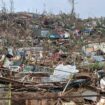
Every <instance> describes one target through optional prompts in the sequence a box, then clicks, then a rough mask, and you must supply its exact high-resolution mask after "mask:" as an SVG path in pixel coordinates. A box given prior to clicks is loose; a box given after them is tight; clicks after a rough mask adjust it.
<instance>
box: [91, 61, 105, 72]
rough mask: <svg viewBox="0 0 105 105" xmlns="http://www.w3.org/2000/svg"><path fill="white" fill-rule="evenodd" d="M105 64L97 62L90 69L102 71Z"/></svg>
mask: <svg viewBox="0 0 105 105" xmlns="http://www.w3.org/2000/svg"><path fill="white" fill-rule="evenodd" d="M104 65H105V63H100V62H95V63H94V64H90V65H89V68H90V69H91V70H99V69H102V68H103V67H104Z"/></svg>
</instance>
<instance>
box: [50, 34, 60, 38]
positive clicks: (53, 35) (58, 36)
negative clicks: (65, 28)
mask: <svg viewBox="0 0 105 105" xmlns="http://www.w3.org/2000/svg"><path fill="white" fill-rule="evenodd" d="M49 38H50V39H60V38H61V37H60V35H58V34H51V35H49Z"/></svg>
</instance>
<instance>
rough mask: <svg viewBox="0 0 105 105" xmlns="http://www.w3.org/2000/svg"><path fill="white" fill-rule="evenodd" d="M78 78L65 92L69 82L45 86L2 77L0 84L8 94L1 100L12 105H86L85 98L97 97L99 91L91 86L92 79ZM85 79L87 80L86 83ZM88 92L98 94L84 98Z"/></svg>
mask: <svg viewBox="0 0 105 105" xmlns="http://www.w3.org/2000/svg"><path fill="white" fill-rule="evenodd" d="M76 78H77V80H73V81H72V82H70V83H69V85H68V88H67V89H66V91H64V88H65V86H66V84H67V82H66V84H65V83H62V82H52V83H47V84H46V83H45V84H43V83H40V82H39V83H36V82H19V81H17V80H13V79H10V78H8V79H7V78H4V77H0V83H2V84H3V88H4V90H5V92H6V94H8V95H6V96H7V97H6V98H5V97H3V98H1V99H4V100H7V103H9V102H10V103H12V104H11V105H66V104H65V103H72V101H73V102H74V103H75V104H74V105H84V103H85V99H84V97H86V96H87V97H91V96H92V97H94V96H95V97H96V96H97V95H98V94H99V93H98V91H97V89H94V88H92V87H91V86H90V84H91V80H90V77H87V76H82V77H81V76H77V77H76ZM84 79H86V80H85V81H84ZM8 85H9V86H8ZM1 88H2V87H1ZM88 90H90V91H95V92H96V94H95V95H94V94H91V95H90V94H88V95H86V94H83V95H84V96H83V95H82V93H84V92H85V91H88ZM1 95H2V93H1ZM8 100H9V101H8ZM1 105H5V104H1ZM72 105H73V104H72ZM90 105H91V104H90Z"/></svg>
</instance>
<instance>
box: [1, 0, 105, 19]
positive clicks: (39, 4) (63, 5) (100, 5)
mask: <svg viewBox="0 0 105 105" xmlns="http://www.w3.org/2000/svg"><path fill="white" fill-rule="evenodd" d="M0 1H2V0H0ZM4 2H5V3H6V6H7V7H9V5H10V3H9V0H4ZM0 4H1V2H0ZM1 6H2V5H0V7H1ZM14 7H15V11H27V10H28V11H30V12H36V10H37V12H40V13H41V12H43V10H44V9H45V10H47V11H48V12H52V13H59V12H60V11H62V12H66V13H70V10H71V5H70V4H69V2H68V0H14ZM75 7H76V9H75V11H76V13H77V14H79V16H80V17H82V18H87V17H100V16H105V13H104V9H105V0H76V4H75Z"/></svg>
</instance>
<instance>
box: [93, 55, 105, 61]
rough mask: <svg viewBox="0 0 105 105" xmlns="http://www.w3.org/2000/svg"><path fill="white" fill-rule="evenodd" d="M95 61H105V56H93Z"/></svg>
mask: <svg viewBox="0 0 105 105" xmlns="http://www.w3.org/2000/svg"><path fill="white" fill-rule="evenodd" d="M93 59H94V60H95V61H97V62H101V61H105V59H104V57H103V56H93Z"/></svg>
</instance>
